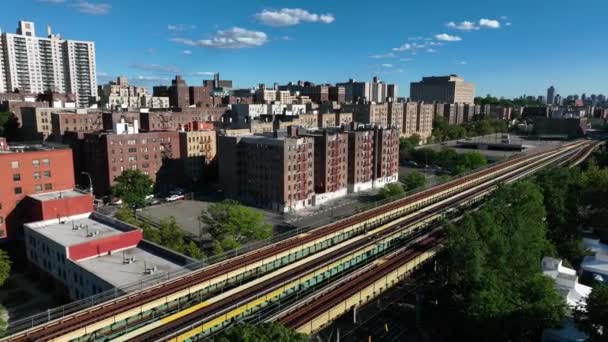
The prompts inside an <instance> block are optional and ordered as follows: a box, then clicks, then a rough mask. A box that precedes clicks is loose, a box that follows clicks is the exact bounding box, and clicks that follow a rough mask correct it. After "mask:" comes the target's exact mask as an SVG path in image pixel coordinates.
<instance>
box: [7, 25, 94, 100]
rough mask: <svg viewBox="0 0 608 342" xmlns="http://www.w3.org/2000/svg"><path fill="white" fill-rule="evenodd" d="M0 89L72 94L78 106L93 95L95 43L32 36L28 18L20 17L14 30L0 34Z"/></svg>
mask: <svg viewBox="0 0 608 342" xmlns="http://www.w3.org/2000/svg"><path fill="white" fill-rule="evenodd" d="M0 46H1V47H0V92H10V91H14V90H15V89H19V90H21V91H23V92H26V93H44V92H45V91H53V92H58V93H73V94H76V95H77V96H76V101H77V104H78V106H79V107H87V106H89V105H90V104H93V103H94V101H95V97H97V73H96V63H95V43H93V42H87V41H76V40H65V39H61V37H60V36H59V35H56V34H52V33H51V29H50V27H49V28H48V36H47V37H46V38H45V37H36V31H35V26H34V23H33V22H30V21H20V22H19V25H18V27H17V33H14V34H13V33H2V35H1V36H0Z"/></svg>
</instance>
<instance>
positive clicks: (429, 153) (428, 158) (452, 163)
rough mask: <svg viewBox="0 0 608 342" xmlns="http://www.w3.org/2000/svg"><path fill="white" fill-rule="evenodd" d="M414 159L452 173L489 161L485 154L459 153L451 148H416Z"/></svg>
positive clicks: (459, 172)
mask: <svg viewBox="0 0 608 342" xmlns="http://www.w3.org/2000/svg"><path fill="white" fill-rule="evenodd" d="M412 159H413V160H414V161H415V162H417V163H418V164H420V165H435V166H439V167H441V168H444V169H445V170H447V171H449V172H450V173H451V174H452V175H458V174H461V173H463V172H467V171H470V170H474V169H477V168H480V167H482V166H485V165H486V164H487V163H488V162H487V159H486V158H485V157H484V155H483V154H481V153H479V152H476V151H472V152H465V153H457V152H456V151H454V150H453V149H451V148H444V149H441V150H439V151H437V150H434V149H431V148H420V149H416V150H414V151H413V152H412Z"/></svg>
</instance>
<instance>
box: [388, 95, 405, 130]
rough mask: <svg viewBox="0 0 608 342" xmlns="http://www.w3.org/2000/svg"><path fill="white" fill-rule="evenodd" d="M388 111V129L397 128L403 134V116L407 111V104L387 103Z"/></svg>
mask: <svg viewBox="0 0 608 342" xmlns="http://www.w3.org/2000/svg"><path fill="white" fill-rule="evenodd" d="M387 110H388V117H387V121H388V126H387V127H395V128H397V130H398V131H399V132H401V131H402V130H403V115H404V111H405V103H403V102H389V103H387Z"/></svg>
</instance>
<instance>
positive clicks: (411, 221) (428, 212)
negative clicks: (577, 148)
mask: <svg viewBox="0 0 608 342" xmlns="http://www.w3.org/2000/svg"><path fill="white" fill-rule="evenodd" d="M573 155H574V153H570V154H567V156H568V157H572V156H573ZM561 158H563V155H562V154H559V153H555V154H553V155H549V156H547V157H543V158H540V159H539V160H537V161H533V162H530V163H529V164H528V165H526V166H525V167H524V168H522V170H515V171H511V172H509V173H507V174H505V175H501V176H499V177H497V179H493V180H489V181H487V182H485V183H484V184H481V185H478V186H476V187H474V188H472V189H469V190H466V191H463V192H462V193H460V194H458V195H455V196H452V197H451V198H450V199H446V200H443V201H440V202H439V203H437V204H434V205H431V206H429V207H426V208H424V209H422V210H420V211H418V212H417V213H416V214H412V215H408V216H407V219H406V220H402V221H401V222H399V221H400V220H401V219H398V220H396V221H395V222H393V223H391V224H390V225H389V224H387V225H386V226H388V227H387V228H386V229H385V230H381V229H378V232H377V233H373V234H371V235H370V236H368V239H370V240H371V241H373V243H376V244H378V243H380V244H384V243H385V241H380V242H378V241H379V240H380V239H381V238H383V237H384V236H386V235H389V234H395V235H401V236H403V235H406V236H408V237H411V239H414V238H416V239H426V237H427V236H429V235H433V234H437V231H436V230H437V229H438V228H437V227H434V228H433V229H428V230H424V231H422V230H420V225H421V223H422V224H424V223H425V222H429V221H430V222H436V221H437V220H438V219H441V218H442V217H443V214H442V213H443V212H444V211H446V210H448V209H454V208H458V207H459V206H461V205H465V206H466V205H468V204H469V203H474V202H477V201H479V200H480V199H481V198H482V197H483V196H485V195H486V194H487V193H489V192H490V191H491V190H492V189H493V188H494V187H495V186H496V185H497V184H498V183H500V182H507V181H513V180H515V179H518V178H520V177H523V176H526V175H527V174H529V173H532V172H535V171H537V170H538V169H540V168H542V167H544V166H546V165H547V164H550V163H554V162H556V161H558V160H559V159H561ZM414 233H418V234H414ZM411 239H410V240H411ZM368 245H369V244H368ZM410 245H411V241H408V244H406V245H405V246H403V247H401V249H400V250H401V251H404V250H407V249H408V246H409V247H416V246H418V245H417V244H413V245H411V246H410ZM351 247H356V246H351ZM396 247H399V246H396ZM436 250H437V246H432V250H430V251H421V252H420V254H415V255H413V258H414V259H413V260H414V262H413V261H411V260H409V259H408V262H410V263H412V264H413V265H414V266H411V265H409V264H407V265H405V266H403V265H402V266H403V267H401V268H400V269H399V271H401V274H403V268H405V269H406V270H411V269H412V268H414V267H417V266H418V264H419V263H420V262H422V261H425V260H428V259H429V258H431V257H432V256H433V255H434V253H435V251H436ZM344 253H349V252H347V251H345V252H344ZM407 253H408V255H409V254H410V251H408V252H407ZM383 260H384V259H383V258H381V259H380V261H381V262H380V264H383V263H384V262H383ZM391 260H392V259H391ZM398 260H402V259H398ZM391 262H394V260H393V261H391ZM376 264H377V261H372V265H371V266H372V267H374V265H376ZM378 265H379V264H378ZM361 266H362V267H367V265H361ZM309 267H311V268H309V269H308V270H310V269H312V268H314V263H311V264H309ZM386 267H387V265H383V266H382V269H385V268H386ZM358 271H359V270H357V272H356V273H355V275H353V276H350V275H347V280H345V281H344V282H343V283H342V285H341V286H338V287H337V288H338V289H340V291H344V289H346V288H351V287H352V284H353V283H357V284H358V283H359V282H360V281H361V279H363V278H365V277H363V278H362V277H360V275H359V273H360V272H358ZM375 272H378V270H377V269H376V268H374V271H373V272H372V273H370V274H372V275H373V274H375ZM393 279H394V278H393ZM275 281H277V279H275ZM271 285H272V283H270V284H268V285H267V286H271ZM330 286H333V285H331V284H330ZM352 288H354V289H357V288H358V287H356V286H355V287H352ZM243 291H244V294H242V295H240V297H239V298H243V296H250V297H249V301H250V302H247V301H242V302H240V303H239V306H237V307H233V308H230V307H228V309H231V310H233V311H232V312H238V313H241V312H243V311H247V310H252V309H254V308H255V309H257V310H262V309H263V308H261V307H260V305H259V303H258V302H256V301H258V298H259V293H258V292H257V291H256V290H252V291H248V290H246V289H245V290H243ZM291 297H292V299H294V297H296V298H295V299H298V298H297V296H294V295H293V294H292V295H291ZM299 299H300V300H302V299H305V296H300V297H299ZM265 300H267V301H270V299H269V298H265ZM282 301H283V302H285V301H286V300H285V299H283V300H282ZM312 301H314V307H313V310H314V312H318V311H316V310H320V309H319V308H320V307H321V306H320V305H321V304H320V302H319V301H318V300H317V298H316V297H313V299H312ZM250 303H251V304H250ZM283 304H284V303H283ZM295 305H298V303H297V302H296V303H295ZM274 306H275V307H276V304H275V305H274ZM285 306H287V307H289V306H290V305H284V307H285ZM223 308H226V306H223ZM279 308H280V304H279ZM207 309H209V310H201V311H199V312H198V313H196V314H189V315H188V316H190V318H186V317H185V316H181V315H179V316H180V320H181V321H180V322H175V323H174V324H169V327H161V326H159V327H157V328H155V329H152V328H146V329H144V330H147V331H148V332H147V333H145V334H142V335H138V336H137V337H136V338H133V339H125V340H130V341H155V340H171V341H184V340H192V338H193V337H195V336H197V335H198V336H199V338H201V337H200V336H201V334H203V335H202V337H205V336H208V334H209V333H211V332H212V329H213V327H215V326H217V325H218V324H219V323H223V324H230V323H231V322H233V321H234V319H235V318H238V317H237V315H230V313H231V311H228V310H226V311H227V313H226V314H225V315H224V313H222V316H220V317H219V319H218V318H214V317H215V316H214V313H213V311H211V310H210V309H211V308H210V307H209V308H207ZM289 310H290V309H289V308H288V309H287V311H289ZM265 311H268V309H266V310H265ZM321 312H322V311H321ZM250 314H251V313H250ZM271 314H273V315H272V316H271V317H272V318H271V320H274V319H276V318H278V317H281V316H280V314H279V315H277V314H276V313H272V312H271ZM253 315H254V316H256V315H257V317H258V319H260V317H263V316H262V314H261V313H260V314H257V313H255V314H253ZM304 317H306V316H304ZM243 320H246V318H244V319H243ZM286 323H288V324H291V323H290V322H289V321H288V322H286ZM293 326H294V327H296V328H297V327H298V326H296V325H293ZM180 327H181V328H180ZM172 331H175V333H170V332H172ZM302 331H303V332H307V333H310V332H311V331H313V330H302ZM168 332H169V333H168ZM204 334H207V335H204Z"/></svg>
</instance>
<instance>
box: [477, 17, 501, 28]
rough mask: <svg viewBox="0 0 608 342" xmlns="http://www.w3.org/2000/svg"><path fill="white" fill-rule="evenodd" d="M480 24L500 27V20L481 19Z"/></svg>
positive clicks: (488, 26)
mask: <svg viewBox="0 0 608 342" xmlns="http://www.w3.org/2000/svg"><path fill="white" fill-rule="evenodd" d="M479 26H481V27H487V28H493V29H497V28H499V27H500V22H499V21H498V20H494V19H479Z"/></svg>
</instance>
